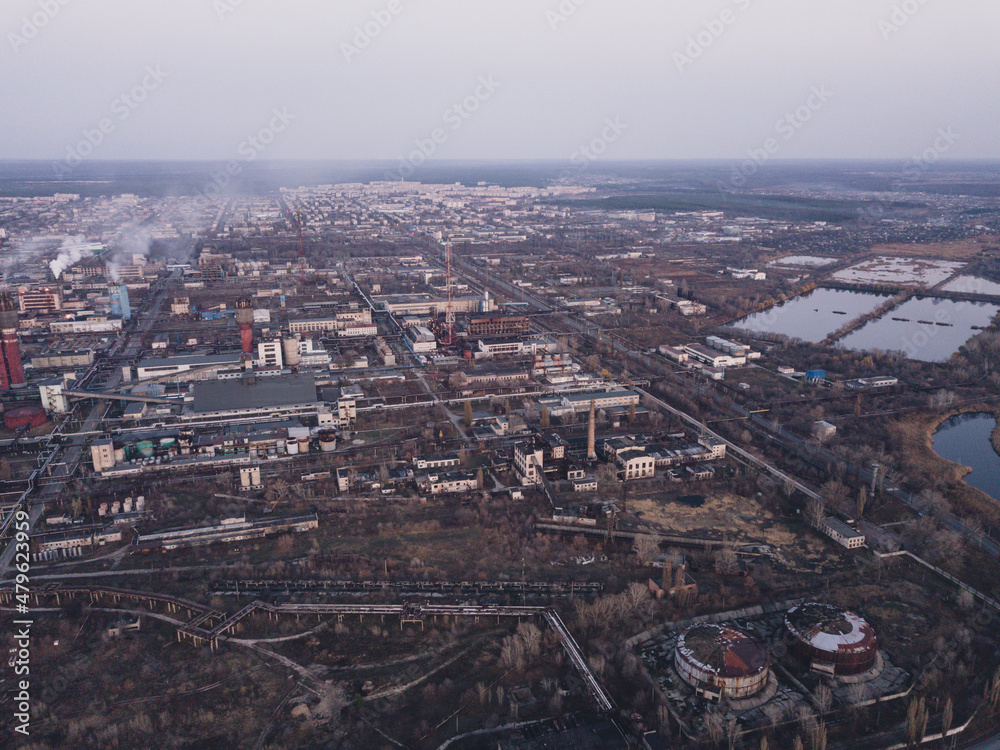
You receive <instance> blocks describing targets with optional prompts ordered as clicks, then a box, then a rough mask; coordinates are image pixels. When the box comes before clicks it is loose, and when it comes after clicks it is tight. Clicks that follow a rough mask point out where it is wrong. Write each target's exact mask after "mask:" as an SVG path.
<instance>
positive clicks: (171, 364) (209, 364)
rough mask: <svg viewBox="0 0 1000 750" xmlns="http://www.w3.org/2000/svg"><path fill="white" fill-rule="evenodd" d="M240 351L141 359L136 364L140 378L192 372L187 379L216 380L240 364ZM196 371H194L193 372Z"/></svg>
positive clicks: (145, 378)
mask: <svg viewBox="0 0 1000 750" xmlns="http://www.w3.org/2000/svg"><path fill="white" fill-rule="evenodd" d="M239 363H240V352H228V353H225V354H188V355H182V356H177V357H159V358H150V359H143V360H140V362H139V364H138V365H137V366H136V375H137V376H138V378H139V380H147V379H148V378H159V377H164V376H168V375H183V374H185V373H191V376H190V377H189V378H185V380H214V379H216V378H218V377H219V374H220V372H223V371H225V370H233V369H235V368H237V367H238V366H239ZM192 371H194V372H192Z"/></svg>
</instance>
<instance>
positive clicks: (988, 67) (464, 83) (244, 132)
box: [0, 0, 1000, 177]
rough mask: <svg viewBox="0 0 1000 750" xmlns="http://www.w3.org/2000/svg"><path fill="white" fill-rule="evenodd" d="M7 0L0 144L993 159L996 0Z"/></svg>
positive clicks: (481, 154) (525, 155)
mask: <svg viewBox="0 0 1000 750" xmlns="http://www.w3.org/2000/svg"><path fill="white" fill-rule="evenodd" d="M99 6H100V12H99V13H98V12H96V9H95V8H94V4H92V3H91V4H88V3H82V2H72V1H71V0H52V1H51V2H41V1H40V0H10V2H8V3H6V4H5V7H4V10H3V11H2V12H0V30H2V31H3V35H4V42H3V49H2V51H0V56H2V64H3V69H4V75H3V77H2V79H0V91H2V92H3V102H4V104H3V106H2V107H0V130H2V132H3V133H4V136H5V137H4V139H3V140H2V141H0V159H41V160H49V161H52V162H53V169H54V170H55V172H56V174H57V175H58V173H59V170H60V169H61V170H63V171H64V172H65V173H66V174H67V175H69V174H71V173H72V171H73V170H74V169H75V167H76V166H77V165H78V164H79V163H81V162H82V161H86V160H95V161H100V160H119V159H137V160H139V159H141V160H145V159H149V160H178V159H183V160H220V161H224V160H235V161H237V162H240V163H251V162H255V161H259V160H286V159H309V160H311V159H330V160H388V161H392V162H394V166H393V168H394V169H395V170H396V172H397V173H398V174H399V176H400V177H405V176H406V174H407V173H408V172H409V171H410V170H411V169H415V168H417V167H419V166H420V165H421V164H423V163H426V162H427V161H429V160H536V159H544V160H556V161H559V160H564V161H566V162H567V163H568V164H570V165H572V166H577V167H582V166H586V165H589V164H594V163H598V162H611V161H621V160H678V159H732V160H746V159H753V160H756V161H758V162H759V163H761V164H763V163H766V162H769V161H776V160H785V159H900V160H910V159H914V158H920V157H922V156H924V155H928V157H929V158H930V159H933V161H939V160H940V161H944V160H957V159H962V160H966V159H997V158H1000V141H998V139H997V138H996V137H995V123H996V122H997V121H998V120H1000V103H998V102H997V101H996V99H995V97H990V96H988V95H987V92H989V91H991V90H993V89H994V88H996V84H997V82H998V78H1000V65H998V60H997V57H998V52H997V51H996V45H995V43H994V39H993V36H994V30H995V29H996V28H997V26H998V21H1000V7H998V6H996V5H994V4H990V3H987V2H985V1H984V0H957V1H956V2H952V3H949V4H943V3H929V2H926V0H904V1H897V0H891V1H889V0H843V1H842V2H838V3H835V4H834V3H817V2H800V3H794V4H791V3H785V4H782V6H781V7H775V6H774V5H768V4H764V3H758V2H756V0H718V1H717V2H699V3H693V4H684V5H677V6H675V5H671V6H669V7H666V6H664V5H663V4H662V3H659V2H653V1H652V0H625V2H620V3H614V4H611V3H607V2H598V0H561V1H560V0H504V1H503V2H500V1H499V0H489V1H484V2H478V3H469V2H461V1H460V0H423V1H422V2H419V3H417V2H413V0H375V1H374V2H354V3H349V4H348V3H345V4H336V5H331V4H329V3H325V2H320V1H319V0H297V1H296V2H292V3H282V4H278V3H276V2H267V1H266V0H256V1H251V0H172V1H171V2H170V3H166V2H161V3H142V4H137V3H127V2H125V1H124V0H102V2H101V3H100V4H99Z"/></svg>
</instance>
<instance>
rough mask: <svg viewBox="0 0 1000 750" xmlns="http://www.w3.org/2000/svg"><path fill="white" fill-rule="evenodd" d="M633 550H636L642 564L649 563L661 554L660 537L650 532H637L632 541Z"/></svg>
mask: <svg viewBox="0 0 1000 750" xmlns="http://www.w3.org/2000/svg"><path fill="white" fill-rule="evenodd" d="M632 551H633V552H635V556H636V557H637V558H638V559H639V564H640V565H649V563H651V562H653V560H654V559H655V558H656V556H657V555H658V554H660V539H659V537H655V536H651V535H649V534H636V535H635V540H634V541H633V542H632Z"/></svg>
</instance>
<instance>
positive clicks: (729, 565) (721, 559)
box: [715, 547, 740, 576]
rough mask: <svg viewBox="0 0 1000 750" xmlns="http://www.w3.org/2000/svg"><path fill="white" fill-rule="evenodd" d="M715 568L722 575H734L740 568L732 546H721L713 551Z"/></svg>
mask: <svg viewBox="0 0 1000 750" xmlns="http://www.w3.org/2000/svg"><path fill="white" fill-rule="evenodd" d="M715 570H716V572H718V573H721V574H722V575H728V576H731V575H736V573H738V572H739V570H740V561H739V558H738V557H737V556H736V551H735V550H734V549H733V548H732V547H723V548H722V549H720V550H719V551H718V552H716V553H715Z"/></svg>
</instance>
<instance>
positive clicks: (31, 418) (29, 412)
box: [3, 406, 49, 430]
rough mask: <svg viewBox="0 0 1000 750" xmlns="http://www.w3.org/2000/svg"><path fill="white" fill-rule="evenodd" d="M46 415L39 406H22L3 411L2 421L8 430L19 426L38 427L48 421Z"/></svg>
mask: <svg viewBox="0 0 1000 750" xmlns="http://www.w3.org/2000/svg"><path fill="white" fill-rule="evenodd" d="M48 419H49V418H48V415H47V414H46V413H45V409H43V408H42V407H41V406H22V407H20V408H18V409H11V410H10V411H7V412H4V415H3V421H4V424H5V425H6V427H7V429H8V430H16V429H19V428H21V427H28V428H34V427H40V426H41V425H43V424H45V423H46V422H47V421H48Z"/></svg>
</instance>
